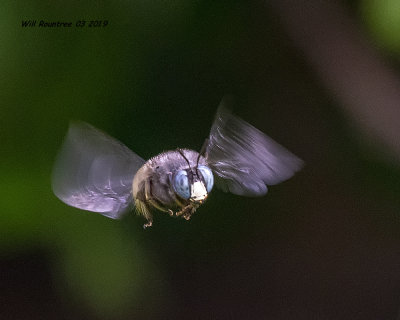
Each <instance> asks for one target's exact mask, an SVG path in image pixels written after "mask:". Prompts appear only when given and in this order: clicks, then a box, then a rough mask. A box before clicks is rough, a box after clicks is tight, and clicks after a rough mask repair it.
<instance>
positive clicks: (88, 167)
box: [52, 122, 145, 219]
mask: <svg viewBox="0 0 400 320" xmlns="http://www.w3.org/2000/svg"><path fill="white" fill-rule="evenodd" d="M144 162H145V161H144V160H143V159H142V158H141V157H139V156H138V155H136V154H135V153H133V152H132V151H131V150H129V149H128V148H127V147H126V146H124V145H123V144H122V143H121V142H119V141H117V140H116V139H114V138H112V137H110V136H108V135H107V134H105V133H103V132H101V131H99V130H97V129H96V128H94V127H93V126H91V125H89V124H87V123H84V122H72V123H71V124H70V127H69V130H68V134H67V136H66V138H65V141H64V144H63V146H62V148H61V150H60V152H59V154H58V157H57V160H56V163H55V165H54V168H53V175H52V187H53V192H54V194H55V195H56V196H57V197H58V198H59V199H60V200H61V201H63V202H65V203H66V204H68V205H70V206H72V207H76V208H79V209H83V210H88V211H94V212H98V213H100V214H102V215H104V216H107V217H110V218H113V219H117V218H119V217H120V216H121V215H122V213H123V212H124V211H125V210H126V208H127V207H128V205H129V203H130V202H131V200H132V180H133V177H134V175H135V173H136V172H137V171H138V170H139V168H140V167H141V166H142V165H143V164H144Z"/></svg>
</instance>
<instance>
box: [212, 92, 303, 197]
mask: <svg viewBox="0 0 400 320" xmlns="http://www.w3.org/2000/svg"><path fill="white" fill-rule="evenodd" d="M224 103H225V101H224V100H223V101H222V104H221V106H220V107H219V108H218V111H217V115H216V117H215V120H214V123H213V125H212V128H211V132H210V136H209V139H208V140H206V147H205V149H206V151H205V157H206V159H207V162H208V164H209V166H210V168H211V169H212V170H213V172H214V174H215V177H216V185H217V186H218V187H219V188H221V189H222V190H224V191H229V192H232V193H234V194H237V195H243V196H261V195H264V194H266V193H267V190H268V188H267V185H274V184H277V183H280V182H282V181H284V180H287V179H289V178H290V177H291V176H293V175H294V173H295V172H297V171H298V170H300V169H301V168H302V166H303V161H302V160H301V159H299V158H298V157H296V156H295V155H294V154H292V153H291V152H289V151H288V150H286V149H285V148H284V147H282V146H281V145H279V144H278V143H277V142H275V141H274V140H272V139H271V138H270V137H268V136H267V135H266V134H264V133H263V132H261V131H260V130H258V129H257V128H255V127H253V126H252V125H250V124H249V123H247V122H246V121H244V120H242V119H241V118H239V117H237V116H235V115H233V114H232V113H231V112H230V111H229V109H227V108H225V107H224Z"/></svg>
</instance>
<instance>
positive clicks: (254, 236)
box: [0, 0, 400, 320]
mask: <svg viewBox="0 0 400 320" xmlns="http://www.w3.org/2000/svg"><path fill="white" fill-rule="evenodd" d="M316 3H319V5H318V4H316ZM321 3H322V4H323V5H321ZM314 4H315V5H314ZM0 17H1V18H0V24H1V29H0V30H1V31H0V33H1V45H0V51H1V60H0V71H1V76H0V83H1V87H0V89H1V90H0V137H1V142H0V152H1V157H0V176H1V178H0V319H98V320H102V319H115V320H123V319H399V310H400V197H399V193H400V160H399V159H400V157H399V153H398V151H399V149H397V147H398V146H399V141H400V135H399V132H398V131H397V130H398V127H397V126H396V124H397V123H398V122H399V120H400V117H398V113H397V114H396V110H398V109H399V108H397V105H400V100H397V99H395V98H393V99H391V97H392V96H393V97H396V95H398V94H400V91H399V90H397V89H398V87H397V82H398V81H399V80H398V78H400V69H399V58H400V4H399V3H398V1H397V0H391V1H389V0H388V1H377V0H362V1H361V0H360V1H333V0H332V1H309V2H308V1H294V0H293V1H291V0H285V1H278V0H269V1H268V0H267V1H264V2H262V1H239V0H237V1H234V0H231V1H191V0H175V1H160V0H156V1H144V0H137V1H136V0H135V1H123V0H121V1H106V0H104V1H87V2H85V3H82V2H81V1H30V2H23V1H4V2H3V4H2V10H1V13H0ZM23 20H24V21H27V20H37V25H36V26H35V27H22V26H21V23H22V21H23ZM40 20H45V21H48V22H51V21H70V22H72V23H73V24H72V25H73V26H72V27H71V28H62V27H60V28H43V27H38V24H39V21H40ZM80 20H86V21H87V22H86V23H89V21H90V20H102V21H104V20H107V21H108V25H107V26H106V27H95V28H91V27H88V26H87V25H86V26H85V27H75V23H76V22H77V21H80ZM340 21H346V23H340ZM353 27H354V29H355V30H356V31H354V30H353ZM335 28H336V29H335ZM338 28H339V29H340V30H339V31H338V32H336V31H337V30H338ZM325 30H326V31H325ZM335 30H336V31H335ZM348 35H351V36H350V37H348ZM360 39H361V40H360ZM342 40H343V43H345V45H342V42H341V41H342ZM352 41H354V42H355V43H359V44H360V46H359V47H358V50H357V49H351V48H353V47H352V44H353V42H352ZM358 41H359V42H358ZM356 46H357V45H356ZM327 48H328V49H327ZM346 48H350V49H349V50H348V51H347V49H346ZM360 48H361V49H360ZM362 48H368V50H371V52H372V54H371V56H372V58H370V59H369V58H365V57H364V54H365V52H367V51H368V50H362ZM335 50H336V51H335ZM346 52H350V53H349V54H348V55H347V54H346ZM368 52H369V51H368ZM328 53H329V54H330V55H328ZM346 59H348V61H347V60H346ZM345 61H347V63H345V64H342V62H345ZM362 63H364V64H362ZM375 64H376V65H375ZM372 65H373V66H374V67H372ZM370 66H371V67H370ZM353 67H354V70H353ZM360 70H364V71H365V72H364V73H362V72H361V73H360ZM371 70H372V71H371ZM382 74H383V75H386V74H390V77H385V76H382ZM332 75H333V76H332ZM356 75H361V76H360V77H357V76H356ZM349 79H350V80H349ZM352 80H353V82H351V81H352ZM366 81H371V82H368V83H369V85H370V87H368V86H366V85H364V82H366ZM377 87H378V88H380V87H382V90H381V89H379V90H378V91H377V93H375V92H374V91H373V90H372V88H377ZM392 87H393V89H391V90H389V91H388V92H386V91H385V88H392ZM399 87H400V86H399ZM360 88H361V89H360ZM363 88H364V89H363ZM365 88H371V89H365ZM225 94H232V95H234V96H235V98H236V106H235V107H234V111H235V113H236V114H238V115H239V116H241V117H242V118H244V119H245V120H246V121H248V122H250V123H251V124H253V125H254V126H256V127H257V128H259V129H260V130H262V131H264V132H265V133H267V134H268V135H270V136H271V137H273V138H274V139H275V140H277V141H278V142H279V143H281V144H283V145H284V146H285V147H287V148H288V149H289V150H291V151H292V152H293V153H295V154H296V155H298V156H299V157H301V158H302V159H303V160H304V161H305V163H306V166H305V167H304V169H303V170H302V171H301V172H299V173H298V174H297V175H295V176H294V177H293V178H292V179H290V180H289V181H286V182H284V183H282V184H280V185H277V186H274V187H271V188H270V191H269V193H268V194H267V196H266V197H262V198H244V197H238V196H234V195H231V194H225V193H223V192H221V191H219V190H217V189H215V190H213V192H212V194H211V195H210V197H209V199H208V200H207V202H206V204H204V205H203V206H202V207H201V208H200V209H199V210H198V211H197V212H196V214H195V215H194V216H193V218H192V219H191V220H190V221H188V222H187V221H184V220H183V219H182V220H181V219H172V218H170V217H169V216H168V215H166V214H162V213H159V214H156V215H155V218H154V219H155V220H154V225H153V227H152V228H150V229H147V230H143V228H142V225H143V223H144V221H143V219H142V218H140V217H137V216H135V214H134V213H132V214H130V215H127V216H126V217H124V218H123V219H122V220H120V221H114V220H111V219H108V218H105V217H103V216H101V215H98V214H96V213H90V212H84V211H80V210H78V209H74V208H71V207H68V206H67V205H65V204H63V203H62V202H61V201H59V200H58V199H57V198H56V197H55V196H54V195H53V193H52V191H51V186H50V177H51V170H52V165H53V162H54V159H55V156H56V154H57V151H58V149H59V147H60V146H61V143H62V140H63V137H64V135H65V133H66V131H67V128H68V123H69V121H70V120H71V119H80V120H84V121H87V122H89V123H91V124H93V125H94V126H96V127H98V128H100V129H102V130H104V131H106V132H107V133H109V134H110V135H111V136H114V137H116V138H117V139H119V140H121V141H122V142H123V143H124V144H126V145H127V146H128V147H130V148H131V149H132V150H133V151H135V152H136V153H137V154H138V155H140V156H141V157H143V158H145V159H148V158H149V157H151V156H154V155H156V154H158V153H160V152H162V151H165V150H169V149H174V148H176V147H178V146H179V147H187V148H193V149H197V150H198V149H200V147H201V146H202V143H203V141H204V139H205V138H206V137H207V135H208V132H209V129H210V126H211V123H212V120H213V117H214V114H215V111H216V108H217V106H218V104H219V102H220V100H221V98H222V97H223V96H224V95H225ZM374 99H375V100H374ZM363 101H366V103H367V104H368V101H377V102H376V103H375V102H374V103H372V102H371V103H370V105H368V109H367V108H365V109H364V108H363V106H364V105H365V103H363ZM390 101H392V102H393V103H394V104H393V105H394V106H395V107H393V108H391V107H390V105H391V104H390ZM366 111H367V112H366ZM365 112H366V113H365ZM381 117H382V119H383V118H384V120H385V121H387V122H385V121H384V120H382V121H380V119H381ZM393 123H394V125H393V126H392V127H390V125H391V124H393ZM386 128H390V130H386Z"/></svg>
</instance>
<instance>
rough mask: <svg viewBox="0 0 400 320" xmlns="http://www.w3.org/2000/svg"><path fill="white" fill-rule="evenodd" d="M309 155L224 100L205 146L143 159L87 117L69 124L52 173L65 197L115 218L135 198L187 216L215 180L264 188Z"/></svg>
mask: <svg viewBox="0 0 400 320" xmlns="http://www.w3.org/2000/svg"><path fill="white" fill-rule="evenodd" d="M302 165H303V161H302V160H300V159H299V158H298V157H296V156H295V155H293V154H292V153H291V152H289V151H288V150H286V149H285V148H284V147H282V146H280V145H279V144H278V143H276V142H275V141H274V140H272V139H271V138H269V137H268V136H266V135H265V134H264V133H262V132H261V131H259V130H258V129H256V128H255V127H253V126H252V125H250V124H249V123H247V122H245V121H244V120H242V119H241V118H239V117H237V116H235V115H234V114H232V113H231V112H230V110H229V109H227V108H226V107H225V106H224V105H223V103H222V104H221V106H220V107H219V108H218V110H217V114H216V117H215V120H214V123H213V125H212V127H211V132H210V135H209V137H208V138H207V139H206V141H205V142H204V145H203V147H202V149H201V151H200V152H196V151H194V150H189V149H183V148H178V149H176V150H171V151H166V152H163V153H160V154H159V155H156V156H155V157H153V158H151V159H149V160H147V161H145V160H143V159H142V158H141V157H139V156H138V155H137V154H135V153H134V152H132V151H131V150H129V149H128V148H127V147H126V146H125V145H123V144H122V143H121V142H119V141H117V140H115V139H114V138H112V137H110V136H108V135H107V134H105V133H103V132H101V131H99V130H98V129H96V128H94V127H93V126H91V125H89V124H87V123H84V122H72V123H71V124H70V127H69V130H68V133H67V136H66V138H65V141H64V144H63V146H62V148H61V150H60V152H59V154H58V158H57V160H56V163H55V165H54V169H53V176H52V187H53V192H54V194H55V195H56V196H57V197H58V198H59V199H60V200H61V201H63V202H65V203H66V204H68V205H70V206H73V207H76V208H79V209H83V210H88V211H94V212H98V213H100V214H102V215H104V216H107V217H110V218H113V219H117V218H120V217H121V216H122V215H123V213H125V212H126V211H128V208H129V207H130V206H131V205H134V207H135V208H136V211H137V212H138V213H139V214H140V215H142V216H143V217H144V218H145V219H146V220H147V222H146V224H145V225H144V227H145V228H146V227H149V226H151V225H152V223H153V216H152V211H153V209H157V210H159V211H163V212H167V213H168V214H169V215H171V216H178V217H183V218H184V219H186V220H189V219H190V218H191V216H192V215H193V213H194V212H195V211H196V209H197V208H198V207H199V206H200V205H201V204H202V203H204V201H205V200H206V199H207V197H208V194H209V193H210V192H211V190H212V188H213V185H214V183H215V185H216V186H217V187H218V188H220V189H222V190H223V191H225V192H231V193H233V194H236V195H242V196H250V197H254V196H262V195H265V194H266V193H267V190H268V189H267V185H275V184H277V183H280V182H282V181H284V180H286V179H289V178H290V177H291V176H292V175H293V174H294V173H295V172H296V171H298V170H300V169H301V167H302Z"/></svg>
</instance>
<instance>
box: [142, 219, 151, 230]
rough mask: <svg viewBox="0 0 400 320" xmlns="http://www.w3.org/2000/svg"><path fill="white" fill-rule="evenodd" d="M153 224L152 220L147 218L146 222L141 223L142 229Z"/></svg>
mask: <svg viewBox="0 0 400 320" xmlns="http://www.w3.org/2000/svg"><path fill="white" fill-rule="evenodd" d="M152 225H153V220H147V223H145V224H144V225H143V229H146V228H148V227H151V226H152Z"/></svg>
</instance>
